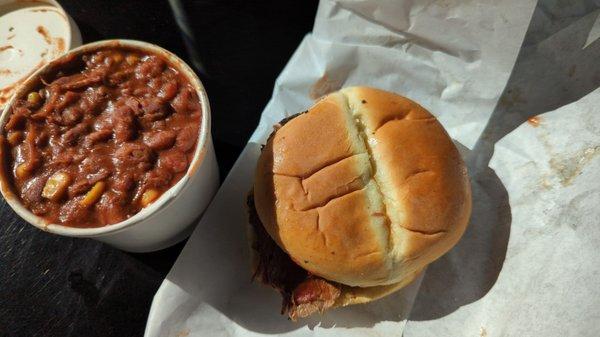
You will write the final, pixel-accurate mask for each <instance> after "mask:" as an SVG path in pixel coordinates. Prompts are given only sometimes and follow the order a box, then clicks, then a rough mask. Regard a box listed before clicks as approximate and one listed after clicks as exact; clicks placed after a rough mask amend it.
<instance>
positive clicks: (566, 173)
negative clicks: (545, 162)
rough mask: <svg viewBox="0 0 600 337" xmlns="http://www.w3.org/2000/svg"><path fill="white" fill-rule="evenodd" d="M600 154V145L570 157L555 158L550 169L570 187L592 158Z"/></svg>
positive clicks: (564, 184)
mask: <svg viewBox="0 0 600 337" xmlns="http://www.w3.org/2000/svg"><path fill="white" fill-rule="evenodd" d="M598 154H600V145H599V146H594V147H588V148H586V149H583V150H581V151H578V152H577V153H575V154H574V155H573V156H569V157H559V156H556V157H553V158H552V159H550V161H549V164H550V168H551V169H552V170H553V171H554V172H555V173H556V175H557V176H558V179H559V180H560V183H561V184H562V185H563V186H569V185H571V184H572V183H573V181H574V180H575V178H577V176H579V175H580V174H581V172H582V171H583V168H584V167H585V165H586V164H587V163H589V162H590V161H591V160H592V158H594V157H595V156H596V155H598Z"/></svg>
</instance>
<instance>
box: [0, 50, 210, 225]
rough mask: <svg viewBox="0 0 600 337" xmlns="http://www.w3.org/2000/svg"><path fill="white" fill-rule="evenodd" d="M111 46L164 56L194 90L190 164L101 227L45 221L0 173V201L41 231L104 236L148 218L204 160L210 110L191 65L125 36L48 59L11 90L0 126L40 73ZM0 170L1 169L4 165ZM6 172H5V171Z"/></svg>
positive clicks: (186, 182)
mask: <svg viewBox="0 0 600 337" xmlns="http://www.w3.org/2000/svg"><path fill="white" fill-rule="evenodd" d="M111 47H113V48H114V47H116V48H118V47H125V48H130V49H137V50H140V51H143V52H146V53H150V54H156V55H159V56H161V57H163V58H165V59H166V60H167V61H168V62H169V64H170V65H171V66H174V67H175V68H177V70H179V71H180V72H181V73H182V74H184V76H185V77H186V79H187V80H188V81H189V83H190V84H191V85H192V87H193V88H194V89H195V91H196V94H197V95H198V98H199V100H200V106H201V109H202V115H201V121H200V128H199V133H198V140H197V143H196V149H195V150H194V156H193V158H192V160H191V162H190V164H189V165H188V168H187V171H186V173H185V175H184V176H183V177H182V178H181V179H180V180H179V181H178V182H177V183H175V185H173V186H171V187H170V188H169V189H168V190H166V191H165V192H164V193H163V194H162V195H160V197H159V198H158V199H156V200H155V201H154V202H153V203H152V204H151V205H149V206H147V207H145V208H142V209H141V210H140V211H139V212H137V213H136V214H134V215H132V216H131V217H129V218H128V219H125V220H123V221H121V222H117V223H114V224H108V225H104V226H101V227H83V228H81V227H69V226H64V225H61V224H55V223H49V222H48V221H47V220H45V219H44V218H42V217H40V216H37V215H35V214H33V213H32V212H31V211H30V210H29V209H27V208H26V207H25V206H24V205H23V203H22V202H21V200H20V198H19V197H18V196H17V195H16V194H15V193H14V192H13V189H12V184H11V183H10V181H7V180H6V177H5V176H4V173H3V174H0V193H1V194H2V196H3V197H4V200H6V202H7V203H8V205H9V206H10V207H11V208H12V209H13V210H14V211H15V212H16V213H17V214H18V215H19V216H20V217H21V218H23V219H24V220H25V221H27V222H28V223H30V224H31V225H33V226H35V227H37V228H39V229H41V230H43V231H47V232H50V233H54V234H58V235H63V236H71V237H97V236H104V235H107V234H113V233H116V232H119V231H122V230H124V229H126V228H128V227H131V226H133V225H136V224H139V223H141V222H143V221H145V220H147V219H148V218H150V217H152V216H153V215H155V214H156V213H158V212H159V211H160V210H162V209H163V208H165V207H167V206H168V205H170V204H171V203H172V202H173V201H174V200H175V199H176V198H177V197H178V196H179V195H181V192H182V190H183V189H184V188H185V187H186V186H188V185H189V182H190V180H191V178H192V177H194V176H195V174H197V173H198V172H197V171H198V168H199V167H200V166H201V164H202V163H203V162H204V158H205V155H206V151H207V146H208V145H209V135H210V124H211V111H210V104H209V101H208V95H207V93H206V89H205V88H204V85H203V84H202V81H201V80H200V78H199V77H198V75H196V73H195V72H194V71H193V70H192V68H191V67H190V66H189V65H188V64H186V63H185V62H184V61H183V60H182V59H181V58H179V57H178V56H177V55H175V54H173V53H172V52H170V51H168V50H166V49H164V48H162V47H159V46H157V45H154V44H151V43H148V42H144V41H138V40H128V39H111V40H102V41H97V42H92V43H88V44H84V45H82V46H80V47H77V48H75V49H73V50H70V51H69V52H67V53H65V54H63V55H62V56H60V57H58V58H56V59H54V60H52V61H51V62H49V63H48V64H46V65H44V66H42V67H41V68H39V69H38V70H36V71H35V72H34V73H32V74H31V75H30V76H29V77H28V78H27V79H26V80H25V81H24V82H23V83H22V84H21V85H20V86H19V88H18V89H17V90H16V91H15V93H14V94H13V96H12V97H11V98H10V100H9V101H8V102H7V103H6V105H5V106H4V110H3V111H2V113H1V114H0V127H4V125H5V123H6V120H7V118H8V116H9V114H10V111H11V110H12V107H13V105H14V103H15V101H16V100H17V99H18V98H20V97H23V95H24V94H26V93H27V92H28V91H29V90H30V89H31V87H32V86H34V85H35V84H36V83H37V79H38V78H39V77H40V75H42V74H44V73H46V72H47V71H49V70H50V69H52V68H54V67H55V66H60V65H61V64H62V62H64V61H65V60H67V59H68V58H70V57H74V56H78V55H81V54H84V53H88V52H93V51H96V50H100V49H104V48H111ZM0 169H2V170H4V168H0ZM6 174H7V175H8V174H9V173H8V172H6Z"/></svg>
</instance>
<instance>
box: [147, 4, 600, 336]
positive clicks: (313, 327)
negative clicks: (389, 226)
mask: <svg viewBox="0 0 600 337" xmlns="http://www.w3.org/2000/svg"><path fill="white" fill-rule="evenodd" d="M588 7H589V6H583V5H579V4H569V5H565V4H563V5H562V7H561V8H560V11H559V13H558V14H557V13H555V12H553V11H558V9H556V8H554V7H550V8H544V7H543V6H538V8H537V9H536V12H535V13H537V14H534V20H539V21H540V22H541V23H542V26H543V27H541V28H543V29H541V32H538V31H536V30H535V29H533V30H532V29H531V28H530V29H529V33H528V36H530V35H531V36H530V38H529V39H526V42H527V41H530V42H531V45H525V46H524V48H523V49H520V46H521V44H522V42H523V38H524V36H525V33H526V32H527V31H528V26H529V23H530V19H531V17H532V13H534V8H535V1H534V0H528V1H524V0H503V1H492V0H489V1H477V2H472V1H458V0H457V1H452V0H438V1H421V2H418V3H412V2H410V1H370V0H363V1H349V0H348V1H328V0H323V1H322V2H321V4H320V6H319V11H318V13H317V17H316V21H315V27H314V32H313V34H310V35H307V36H306V38H305V39H304V40H303V41H302V43H301V44H300V46H299V47H298V49H297V51H296V52H295V53H294V55H293V56H292V58H291V59H290V61H289V63H288V65H287V66H286V68H285V69H284V70H283V71H282V73H281V75H280V76H279V78H278V80H277V82H276V84H275V88H274V92H273V98H272V99H271V101H270V102H269V103H268V105H267V107H266V108H265V110H264V112H263V115H262V119H261V122H260V124H259V126H258V128H257V129H256V132H255V133H254V134H253V136H252V138H251V140H250V142H249V143H248V145H247V147H246V149H245V150H244V151H243V153H242V155H241V156H240V158H239V160H238V161H237V163H236V164H235V166H234V167H233V169H232V171H231V173H230V174H229V176H228V177H227V179H226V180H225V182H224V184H223V186H222V188H221V190H220V191H219V193H218V194H217V196H216V198H215V199H214V200H213V202H212V204H211V206H210V207H209V209H208V210H207V211H206V213H205V215H204V217H203V218H202V220H201V221H200V223H199V224H198V227H197V229H196V231H195V232H194V234H193V235H192V237H191V238H190V240H189V241H188V244H187V246H186V247H185V248H184V250H183V251H182V253H181V255H180V257H179V259H178V260H177V262H176V264H175V266H174V267H173V269H172V270H171V272H170V273H169V275H168V276H167V278H166V280H165V281H164V283H163V285H162V286H161V288H160V289H159V291H158V293H157V294H156V296H155V299H154V302H153V305H152V308H151V312H150V316H149V319H148V325H147V329H146V336H148V337H154V336H238V335H243V336H253V335H266V334H268V335H285V336H313V335H319V336H321V335H324V336H338V335H343V336H370V335H372V336H400V335H402V333H403V332H404V335H405V336H505V335H514V336H528V335H538V334H537V333H536V332H537V331H538V330H539V331H543V332H544V334H541V335H543V336H564V335H569V334H570V333H571V332H573V331H578V332H580V333H579V335H586V333H591V332H590V331H592V330H590V328H591V327H593V325H585V324H582V322H584V321H588V320H589V321H591V322H597V321H598V318H600V317H598V316H597V315H598V314H597V312H598V310H596V312H594V309H596V308H599V307H600V303H598V301H599V300H598V299H597V298H598V296H592V295H594V294H596V292H597V290H594V286H595V283H598V282H597V281H600V274H597V273H596V274H594V272H593V271H594V270H597V268H594V265H595V264H596V265H597V262H598V261H597V260H598V258H591V255H585V254H592V252H593V251H594V250H593V248H594V246H597V244H596V245H594V243H597V241H598V240H599V238H600V235H598V234H599V233H598V230H596V233H595V236H594V232H593V231H594V230H595V229H594V228H593V223H594V221H595V218H588V214H589V213H590V212H592V211H593V209H592V208H588V207H591V205H592V204H593V203H590V202H592V201H594V202H596V203H597V202H598V201H599V200H600V192H598V190H596V192H586V191H587V190H589V191H592V190H593V189H594V188H595V187H594V186H593V184H591V182H592V181H593V177H592V175H593V173H589V172H588V170H590V172H591V169H589V168H591V167H592V166H590V165H592V164H593V162H594V158H595V157H594V156H595V154H596V152H598V153H600V149H599V150H596V148H595V147H594V146H595V145H591V144H592V143H593V141H594V137H596V141H597V139H598V136H597V135H598V131H599V130H598V129H597V128H594V126H593V125H596V126H598V123H596V124H593V123H592V122H591V121H589V120H591V119H593V114H592V113H591V112H590V113H588V115H589V116H587V115H586V116H587V117H585V118H588V119H586V120H573V121H571V122H570V123H571V124H570V129H569V130H573V134H574V136H572V137H570V138H577V141H574V140H564V139H563V138H561V137H564V135H565V134H566V133H565V130H566V129H565V126H564V125H563V124H561V123H564V121H561V120H559V118H558V117H559V116H560V117H561V118H562V119H563V120H566V119H568V118H569V117H567V116H566V115H564V116H563V115H562V113H561V112H560V111H556V112H553V113H551V114H549V115H548V116H542V117H540V119H539V121H538V120H535V119H534V120H532V122H531V123H533V124H535V123H536V122H537V123H538V124H539V126H538V127H537V128H534V127H533V126H532V125H529V124H527V125H524V126H522V127H520V128H518V129H517V130H516V131H514V133H512V134H510V135H509V136H508V137H507V138H505V139H504V140H503V141H502V142H500V143H499V145H498V151H497V153H496V155H495V156H494V160H493V165H494V166H493V167H494V168H496V169H497V171H498V173H497V174H496V173H495V172H494V171H493V170H492V169H490V168H489V167H488V163H489V161H490V158H491V156H492V152H493V144H494V143H495V142H496V141H498V140H499V139H500V138H501V137H503V136H505V135H507V134H508V133H509V132H511V131H513V130H514V129H515V128H516V127H517V126H518V125H520V124H521V123H523V122H525V121H526V120H527V118H529V117H532V116H533V115H537V114H539V113H542V112H546V111H550V110H552V109H555V108H557V107H558V106H560V105H564V104H566V103H569V102H571V101H574V100H576V99H577V98H579V97H581V96H583V95H584V94H586V93H588V92H590V91H592V89H593V88H592V89H590V88H591V86H593V84H594V83H595V81H600V76H597V77H594V76H595V75H594V72H593V71H590V70H589V68H590V67H591V68H592V69H593V65H594V61H593V60H594V59H593V57H594V56H595V57H596V59H595V60H596V62H597V60H598V57H600V50H599V48H597V47H598V44H597V43H596V44H594V43H593V42H592V45H591V46H590V47H591V48H592V49H590V50H588V54H591V56H590V55H587V54H586V55H587V56H586V55H584V56H580V55H579V54H574V55H570V56H569V55H568V56H567V57H565V56H564V54H561V53H559V52H556V53H554V54H551V53H549V51H550V50H552V49H550V46H552V45H553V43H554V45H555V46H556V44H555V43H556V42H558V43H560V45H561V46H569V43H571V44H574V45H577V46H576V48H575V49H574V50H575V51H581V48H582V47H583V45H584V43H583V42H585V41H587V38H588V35H587V32H588V31H589V29H590V27H592V26H593V22H594V20H595V17H592V15H591V14H590V13H591V10H590V9H589V8H588ZM586 14H588V15H587V16H586ZM561 15H564V16H565V20H562V21H560V23H559V24H554V23H553V21H552V20H551V19H547V18H552V17H560V16H561ZM544 19H547V20H546V21H544ZM579 19H581V20H579ZM544 29H545V30H544ZM586 29H587V30H586ZM584 32H585V33H586V35H585V37H584V38H583V42H582V43H581V44H580V45H579V40H578V39H577V38H576V37H579V36H583V35H582V34H583V33H584ZM567 37H570V38H567ZM555 39H558V41H556V40H555ZM546 41H548V44H544V42H546ZM590 47H587V48H590ZM544 48H546V49H544ZM520 50H521V53H520V54H519V51H520ZM548 55H550V56H548ZM517 56H519V60H520V61H517V64H516V66H515V61H516V60H517ZM546 56H548V57H546ZM590 58H591V59H590ZM565 60H571V61H573V64H577V66H581V67H582V68H580V70H579V71H577V70H573V71H572V72H573V73H572V74H571V75H570V77H569V73H568V71H566V72H565V74H562V73H561V74H560V75H553V72H549V71H544V70H547V68H544V67H547V66H565V64H564V63H565V62H566V61H565ZM596 64H597V63H596ZM513 67H514V68H515V71H514V72H513V74H512V75H510V74H511V70H513ZM597 68H598V67H597V66H596V69H597ZM529 69H531V71H529ZM565 69H568V67H567V68H565ZM584 69H588V70H587V71H586V70H584ZM579 75H581V76H579ZM509 76H510V80H509ZM553 76H554V77H553ZM557 76H558V77H557ZM561 76H562V77H564V78H565V79H568V78H571V81H573V80H574V79H581V80H582V83H584V84H583V85H581V83H580V84H578V88H579V89H580V90H574V89H573V90H572V88H575V86H574V85H571V84H570V83H569V82H568V81H567V82H564V85H563V86H561V85H555V83H554V82H552V81H561V80H562V79H563V78H562V77H561ZM540 78H541V79H544V80H545V81H546V82H542V83H533V82H532V81H533V79H540ZM507 82H508V86H507ZM560 83H563V82H560ZM349 85H369V86H375V87H379V88H382V89H388V90H391V91H394V92H398V93H400V94H402V95H405V96H407V97H409V98H412V99H414V100H416V101H418V102H419V103H421V104H422V105H423V106H425V107H426V108H428V109H429V110H430V111H431V112H432V113H433V114H435V115H436V116H437V117H438V118H439V119H440V121H441V122H442V124H443V125H444V126H445V127H446V128H447V129H448V131H449V133H450V134H451V136H452V137H453V138H454V139H455V140H456V141H457V145H458V146H459V148H460V149H461V151H462V153H463V154H464V157H465V160H466V161H467V163H468V165H469V170H470V174H471V177H472V184H473V195H474V209H473V216H472V219H471V224H470V226H469V228H468V230H467V232H466V233H465V236H464V237H463V239H462V240H461V242H460V243H459V244H458V245H457V247H455V249H453V250H452V251H451V252H449V253H448V254H447V255H445V256H444V257H443V258H441V259H440V260H439V261H437V262H435V263H434V264H432V265H431V266H430V267H429V268H428V271H427V273H426V274H425V276H424V278H419V279H418V280H417V281H416V282H414V283H413V284H411V285H410V286H409V287H407V288H405V289H403V290H402V291H400V292H398V293H396V294H394V295H392V296H389V297H386V298H384V299H382V300H380V301H376V302H373V303H370V304H367V305H362V306H351V307H348V308H342V309H336V310H332V311H330V312H327V313H326V314H325V315H323V316H315V317H312V318H310V319H307V320H301V321H299V322H296V323H294V322H290V321H288V320H286V318H285V317H284V316H280V315H279V309H280V304H281V299H280V297H279V295H278V294H277V293H276V292H275V291H273V290H272V289H269V288H267V287H265V286H262V285H260V284H254V283H251V282H250V263H249V250H248V249H249V248H248V245H247V239H246V223H247V214H246V209H245V197H246V193H247V192H248V191H249V190H250V188H251V186H252V183H253V172H254V167H255V164H256V158H257V156H258V154H259V152H260V144H261V143H263V142H264V140H265V139H266V138H267V137H268V135H269V134H270V133H271V131H272V125H273V124H275V123H277V122H278V121H280V120H281V119H282V118H284V117H286V116H289V115H291V114H294V113H297V112H300V111H303V110H306V109H307V108H308V107H309V106H310V105H311V104H312V103H313V101H314V99H315V98H316V97H318V96H320V95H322V94H325V93H327V92H330V91H334V90H336V89H338V88H340V87H342V86H349ZM505 87H507V88H506V90H505ZM561 88H567V89H566V90H562V89H561ZM544 92H546V94H547V96H544ZM593 95H596V96H598V95H597V94H593ZM593 95H590V96H589V97H586V98H585V99H584V100H582V101H581V102H579V103H576V104H577V105H580V104H581V105H584V106H590V105H591V104H592V102H593V101H594V100H596V102H599V100H598V97H596V98H594V96H593ZM529 96H531V97H532V99H528V98H529ZM501 97H502V99H500V98H501ZM524 97H525V98H524ZM545 97H547V99H545V100H544V98H545ZM585 102H587V103H585ZM586 104H587V105H586ZM564 109H571V110H570V111H573V110H574V109H575V110H577V109H578V108H577V106H576V105H573V106H569V107H565V108H564ZM567 113H568V112H567ZM552 116H556V120H554V119H553V118H554V117H552ZM582 116H583V113H582ZM581 118H584V117H581ZM596 118H597V119H596V120H597V121H600V118H598V117H596ZM486 125H487V126H486ZM583 127H587V128H590V129H588V130H590V131H589V132H588V133H587V136H586V135H583V134H581V133H582V132H581V130H579V129H580V128H583ZM544 130H545V131H544ZM561 130H562V131H561ZM559 131H561V132H559ZM544 132H547V134H545V135H546V136H540V135H541V134H544ZM580 134H581V136H580ZM525 135H528V136H527V137H528V138H527V137H525ZM543 137H545V138H543ZM554 137H556V139H555V138H554ZM586 137H587V138H586ZM543 139H545V140H543ZM561 139H562V140H561ZM544 142H546V143H544ZM567 143H568V144H569V146H568V147H565V146H564V145H565V144H567ZM589 148H592V149H593V150H590V149H589ZM550 149H552V151H550ZM586 149H587V150H586ZM578 156H579V157H578ZM548 158H554V159H553V160H549V159H548ZM572 158H583V159H572ZM573 160H575V161H576V162H581V164H576V165H575V166H573V165H571V164H572V161H573ZM595 163H596V164H598V163H597V162H595ZM544 165H545V166H544ZM578 165H579V166H578ZM553 167H554V168H553ZM542 169H545V170H546V171H543V170H542ZM584 171H585V172H588V173H589V174H590V177H589V179H590V181H589V182H583V184H584V185H585V186H587V187H586V188H587V190H585V191H584V190H577V191H574V190H571V189H575V187H576V186H579V184H580V183H582V181H584V180H583V179H584V173H583V172H584ZM543 172H547V174H548V175H547V176H544V177H545V178H544V179H545V180H544V179H542V178H539V177H542V174H543ZM553 172H554V174H555V175H552V174H553ZM556 174H559V175H556ZM596 176H597V175H596ZM561 177H562V178H561ZM538 178H539V179H538ZM540 179H542V180H540ZM564 183H566V184H567V185H566V186H563V184H564ZM557 184H558V185H557ZM561 186H562V187H561ZM585 186H584V187H585ZM536 191H537V192H536ZM534 192H536V193H537V194H535V193H534ZM586 196H589V197H591V198H593V200H592V201H588V200H587V199H586ZM509 200H510V202H509ZM567 205H571V206H570V207H571V208H577V209H580V210H582V211H581V212H575V213H573V212H571V211H568V209H570V208H569V207H568V206H567ZM564 209H567V210H564ZM586 212H587V213H586ZM551 214H555V215H554V217H551ZM561 214H562V215H561ZM565 214H566V215H565ZM561 216H562V218H563V219H567V218H569V217H570V218H569V219H580V218H582V217H583V218H585V219H584V220H581V222H580V223H581V224H577V225H574V226H575V227H577V229H574V228H573V227H572V226H571V225H558V224H557V223H556V221H557V220H556V219H559V218H560V217H561ZM552 221H554V222H552ZM573 221H576V222H577V221H579V220H573ZM584 233H585V234H584ZM509 239H510V240H509ZM594 240H596V242H594ZM566 241H568V242H566ZM584 250H585V254H584V255H581V256H579V254H581V253H582V252H584ZM571 255H573V256H571ZM586 258H587V259H586ZM579 259H586V260H585V261H583V262H575V261H577V260H579ZM549 264H552V265H551V266H550V265H549ZM574 277H581V279H577V281H571V282H570V283H571V284H572V285H573V286H574V287H573V289H564V288H561V287H564V286H567V285H568V284H569V283H567V282H569V279H570V278H574ZM594 282H595V283H594ZM544 287H547V288H544ZM575 287H577V288H575ZM592 291H594V292H592ZM417 293H418V297H417V299H416V302H415V297H416V296H417ZM413 302H414V303H413ZM575 303H585V304H584V305H583V306H582V307H580V308H577V309H576V310H574V309H573V308H572V306H573V305H574V304H575ZM537 313H543V314H541V316H537ZM594 315H596V316H594ZM409 316H410V320H409V321H408V323H407V318H408V317H409ZM565 318H567V319H569V320H570V321H569V322H568V323H565V322H564V320H565ZM513 322H518V324H513ZM564 326H568V327H569V328H568V329H561V327H564ZM584 329H587V330H585V331H584ZM596 332H597V331H596ZM588 335H590V336H592V335H594V334H588ZM596 335H597V334H596Z"/></svg>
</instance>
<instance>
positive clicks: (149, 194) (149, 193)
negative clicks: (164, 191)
mask: <svg viewBox="0 0 600 337" xmlns="http://www.w3.org/2000/svg"><path fill="white" fill-rule="evenodd" d="M159 196H160V193H159V192H158V191H157V190H155V189H153V188H151V189H148V190H145V191H144V194H142V199H141V201H140V203H141V204H142V207H146V206H148V205H150V204H151V203H153V202H154V200H156V199H158V197H159Z"/></svg>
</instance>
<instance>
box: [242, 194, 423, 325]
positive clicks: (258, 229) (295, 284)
mask: <svg viewBox="0 0 600 337" xmlns="http://www.w3.org/2000/svg"><path fill="white" fill-rule="evenodd" d="M248 211H249V214H250V221H249V222H248V226H247V234H248V236H247V237H248V243H249V246H250V257H251V263H252V267H251V268H252V274H253V278H254V279H257V280H259V281H261V282H262V283H264V284H265V285H269V286H271V287H273V288H275V289H276V290H278V291H279V292H280V293H281V295H282V297H283V305H282V310H281V312H282V314H286V313H287V314H288V316H289V318H290V319H292V320H296V319H297V318H302V317H307V316H309V315H311V314H313V313H316V312H320V313H322V312H324V311H325V310H327V309H331V308H337V307H345V306H348V305H354V304H364V303H368V302H371V301H375V300H377V299H380V298H383V297H385V296H388V295H390V294H392V293H393V292H395V291H397V290H399V289H401V288H404V287H405V286H407V285H409V284H410V283H411V282H412V281H414V280H415V279H416V278H417V277H418V276H419V275H420V274H421V272H422V269H421V270H419V271H417V272H415V273H412V274H410V275H408V276H407V277H405V278H404V279H402V281H400V282H398V283H394V284H389V285H382V286H373V287H353V286H347V285H344V284H340V283H336V282H333V281H329V280H326V279H322V278H320V277H315V276H313V275H310V273H308V271H306V270H304V269H303V268H302V267H300V265H299V264H298V263H295V262H294V261H292V259H291V258H290V257H289V256H288V255H287V254H286V253H285V252H284V251H283V250H281V248H280V247H279V246H277V244H276V243H275V241H273V240H272V239H271V238H270V237H269V236H268V234H266V231H265V230H264V228H263V227H262V223H261V222H260V219H259V218H258V216H257V214H256V209H255V208H254V202H253V198H252V193H250V194H249V195H248ZM260 240H263V242H259V241H260ZM265 247H266V248H265ZM260 250H263V254H266V255H268V257H266V256H263V257H261V256H260V253H259V251H260Z"/></svg>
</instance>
